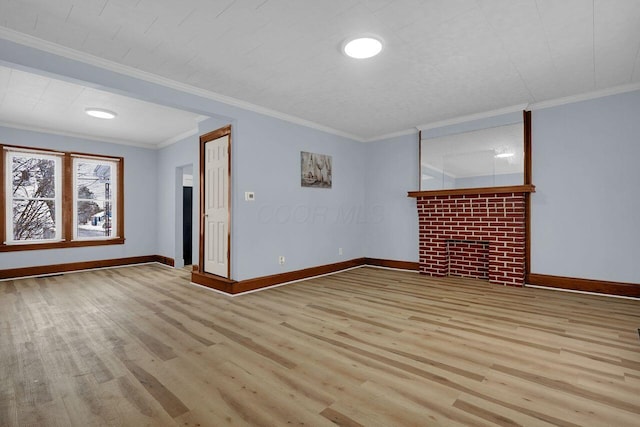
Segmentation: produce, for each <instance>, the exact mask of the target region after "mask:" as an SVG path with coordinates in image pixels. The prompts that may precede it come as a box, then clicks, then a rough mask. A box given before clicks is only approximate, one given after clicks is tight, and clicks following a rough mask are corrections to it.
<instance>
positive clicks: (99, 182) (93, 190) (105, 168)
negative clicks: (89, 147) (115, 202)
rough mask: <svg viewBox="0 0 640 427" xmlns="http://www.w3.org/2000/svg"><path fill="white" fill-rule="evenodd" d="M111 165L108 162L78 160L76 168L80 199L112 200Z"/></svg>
mask: <svg viewBox="0 0 640 427" xmlns="http://www.w3.org/2000/svg"><path fill="white" fill-rule="evenodd" d="M111 167H112V166H111V165H110V164H108V163H96V162H78V163H77V170H76V185H77V186H78V199H88V200H93V199H98V200H110V199H111V198H112V197H113V195H112V192H113V189H112V188H111Z"/></svg>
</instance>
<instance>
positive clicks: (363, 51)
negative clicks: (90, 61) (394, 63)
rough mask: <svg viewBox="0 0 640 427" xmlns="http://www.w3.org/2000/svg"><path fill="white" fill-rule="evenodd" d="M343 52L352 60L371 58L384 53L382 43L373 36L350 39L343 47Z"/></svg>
mask: <svg viewBox="0 0 640 427" xmlns="http://www.w3.org/2000/svg"><path fill="white" fill-rule="evenodd" d="M342 51H343V52H344V54H345V55H347V56H349V57H351V58H356V59H366V58H371V57H373V56H376V55H377V54H379V53H380V52H381V51H382V41H381V40H380V39H379V38H377V37H372V36H366V37H357V38H354V39H348V40H346V41H345V43H344V44H343V45H342Z"/></svg>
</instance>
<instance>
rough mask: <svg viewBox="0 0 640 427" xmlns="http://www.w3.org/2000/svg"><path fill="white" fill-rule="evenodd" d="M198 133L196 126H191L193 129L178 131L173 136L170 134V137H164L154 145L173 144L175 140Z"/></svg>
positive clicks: (164, 145)
mask: <svg viewBox="0 0 640 427" xmlns="http://www.w3.org/2000/svg"><path fill="white" fill-rule="evenodd" d="M197 133H198V128H197V127H196V128H193V129H189V130H188V131H185V132H182V133H179V134H177V135H175V136H172V137H171V138H168V139H165V140H164V141H162V142H161V143H160V144H158V145H157V146H156V148H164V147H168V146H170V145H173V144H175V143H176V142H178V141H180V140H183V139H185V138H188V137H190V136H192V135H196V134H197Z"/></svg>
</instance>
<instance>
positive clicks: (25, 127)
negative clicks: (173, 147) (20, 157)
mask: <svg viewBox="0 0 640 427" xmlns="http://www.w3.org/2000/svg"><path fill="white" fill-rule="evenodd" d="M0 126H2V127H6V128H12V129H20V130H27V131H30V132H41V133H49V134H51V135H60V136H69V137H71V138H79V139H88V140H90V141H97V142H105V143H107V144H119V145H130V146H134V147H141V148H148V149H151V150H154V149H157V148H158V146H157V145H153V144H147V143H142V142H133V141H125V140H122V139H116V138H109V137H106V136H105V137H98V136H93V135H87V134H83V133H75V132H66V131H60V130H56V129H48V128H41V127H37V126H31V125H24V124H20V123H12V122H3V121H0Z"/></svg>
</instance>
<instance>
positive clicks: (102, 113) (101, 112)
mask: <svg viewBox="0 0 640 427" xmlns="http://www.w3.org/2000/svg"><path fill="white" fill-rule="evenodd" d="M84 112H85V113H86V114H87V115H89V116H91V117H96V118H98V119H108V120H110V119H115V117H116V116H117V114H116V113H114V112H113V111H109V110H105V109H103V108H85V109H84Z"/></svg>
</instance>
